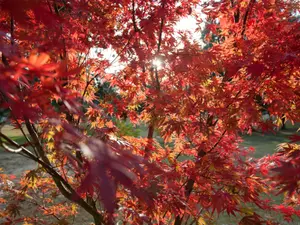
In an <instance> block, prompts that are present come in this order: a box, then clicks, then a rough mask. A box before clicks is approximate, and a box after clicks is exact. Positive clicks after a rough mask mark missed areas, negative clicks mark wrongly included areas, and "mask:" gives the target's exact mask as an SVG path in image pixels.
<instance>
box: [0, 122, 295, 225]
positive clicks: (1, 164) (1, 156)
mask: <svg viewBox="0 0 300 225" xmlns="http://www.w3.org/2000/svg"><path fill="white" fill-rule="evenodd" d="M287 128H288V129H287V130H286V131H280V132H278V133H277V134H267V135H262V134H261V133H253V134H252V135H251V136H243V139H244V143H243V146H253V147H255V148H256V152H255V153H253V157H262V156H265V155H268V154H272V153H274V151H276V148H277V145H278V144H280V143H283V142H286V141H288V136H289V135H291V134H293V133H294V132H296V129H295V127H291V126H288V127H287ZM2 132H4V133H5V134H6V135H8V136H10V137H12V138H13V139H14V140H15V141H21V142H22V137H21V133H20V131H18V130H14V129H13V128H12V127H11V126H4V127H3V128H2ZM35 167H36V164H35V163H34V162H32V161H30V160H29V159H26V158H24V157H22V156H19V155H13V154H12V153H8V152H5V151H4V150H3V149H0V168H3V169H4V171H5V173H7V174H14V175H16V176H17V177H19V176H20V175H22V173H23V172H24V171H26V170H30V169H33V168H35ZM280 198H281V197H280V196H279V197H274V201H279V200H280ZM23 213H24V214H27V213H29V214H31V212H30V206H29V205H27V207H24V212H23ZM268 216H270V217H271V218H274V217H275V218H278V219H279V220H280V224H285V222H284V221H283V220H282V219H281V218H279V217H278V216H277V215H275V214H269V215H268ZM0 222H1V220H0ZM91 222H92V220H91V218H90V217H89V215H86V214H83V213H81V215H79V216H78V218H76V219H75V221H74V223H73V224H83V225H84V224H90V223H91ZM237 223H238V218H234V217H229V216H226V215H221V216H219V217H218V218H217V219H216V224H217V225H231V224H237ZM297 223H299V224H300V220H298V219H296V220H295V222H294V223H293V224H297Z"/></svg>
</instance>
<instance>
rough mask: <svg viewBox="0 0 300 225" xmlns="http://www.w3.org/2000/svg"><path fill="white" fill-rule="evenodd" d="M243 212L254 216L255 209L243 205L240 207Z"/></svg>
mask: <svg viewBox="0 0 300 225" xmlns="http://www.w3.org/2000/svg"><path fill="white" fill-rule="evenodd" d="M240 211H241V212H242V213H245V214H246V215H247V216H252V215H253V214H254V212H253V210H252V209H251V208H247V207H242V208H241V209H240Z"/></svg>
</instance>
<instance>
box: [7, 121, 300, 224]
mask: <svg viewBox="0 0 300 225" xmlns="http://www.w3.org/2000/svg"><path fill="white" fill-rule="evenodd" d="M119 128H121V130H122V132H124V133H126V134H129V135H130V134H133V136H141V137H147V127H146V126H145V125H139V126H137V127H133V126H130V125H128V124H127V123H124V124H119ZM135 129H136V130H135ZM295 131H296V130H295V128H293V129H291V127H289V129H288V130H287V131H281V132H278V133H277V134H261V133H253V134H252V135H250V136H249V135H244V136H242V138H243V140H244V141H243V143H242V146H244V147H250V146H252V147H254V148H255V149H256V151H255V152H254V153H253V157H255V158H261V157H263V156H266V155H269V154H273V153H274V152H275V151H276V149H277V146H278V145H279V144H281V143H284V142H287V141H288V136H290V135H291V134H293V133H294V132H295ZM5 134H6V135H8V136H9V137H11V138H12V139H13V140H14V141H16V142H18V143H20V144H22V143H24V142H25V138H24V137H23V136H20V133H19V132H18V131H16V130H14V129H7V130H6V132H5ZM154 136H155V138H156V139H157V140H158V141H159V142H161V143H162V139H161V137H160V136H159V134H158V132H155V134H154ZM271 198H272V199H273V201H274V202H276V203H280V202H281V201H282V196H271ZM253 208H254V209H255V207H254V206H253ZM255 211H256V212H257V213H259V214H260V215H261V216H263V217H270V218H273V219H275V218H276V219H277V220H278V222H279V223H280V224H286V223H285V222H284V221H283V219H282V218H281V216H279V215H277V214H275V213H269V212H265V211H262V210H259V209H258V210H257V209H256V210H255ZM240 219H241V217H233V216H228V215H225V214H222V215H220V216H218V217H216V223H215V224H216V225H234V224H238V222H239V220H240ZM299 221H300V220H299V219H298V218H296V219H295V222H299Z"/></svg>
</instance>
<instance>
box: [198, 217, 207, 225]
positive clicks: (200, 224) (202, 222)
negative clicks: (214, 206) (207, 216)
mask: <svg viewBox="0 0 300 225" xmlns="http://www.w3.org/2000/svg"><path fill="white" fill-rule="evenodd" d="M197 225H206V222H205V220H204V219H203V217H199V219H198V220H197Z"/></svg>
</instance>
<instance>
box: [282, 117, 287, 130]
mask: <svg viewBox="0 0 300 225" xmlns="http://www.w3.org/2000/svg"><path fill="white" fill-rule="evenodd" d="M281 120H282V127H281V130H286V126H285V116H284V114H283V115H282V117H281Z"/></svg>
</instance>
